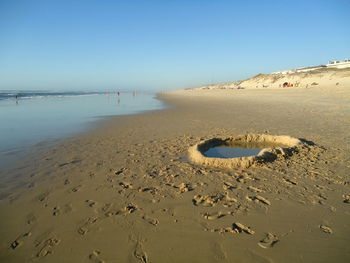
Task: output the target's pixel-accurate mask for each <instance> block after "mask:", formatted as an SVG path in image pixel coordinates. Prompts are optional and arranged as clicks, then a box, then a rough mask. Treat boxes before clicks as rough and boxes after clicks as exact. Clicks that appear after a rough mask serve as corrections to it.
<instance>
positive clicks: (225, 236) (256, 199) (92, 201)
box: [0, 87, 350, 262]
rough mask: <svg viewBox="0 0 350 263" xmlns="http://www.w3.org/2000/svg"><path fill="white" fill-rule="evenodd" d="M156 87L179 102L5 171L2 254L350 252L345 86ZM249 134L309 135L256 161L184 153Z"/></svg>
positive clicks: (323, 255)
mask: <svg viewBox="0 0 350 263" xmlns="http://www.w3.org/2000/svg"><path fill="white" fill-rule="evenodd" d="M159 96H160V98H161V99H163V100H165V101H166V102H167V103H168V104H169V105H170V106H171V108H170V109H167V110H162V111H154V112H150V113H146V114H140V115H132V116H123V117H116V118H111V119H108V120H107V121H106V122H104V124H103V125H101V127H100V128H98V129H96V130H94V131H91V132H88V133H85V134H82V135H80V136H77V137H74V138H71V139H68V140H65V141H64V142H63V143H60V144H57V145H55V146H53V147H49V148H47V149H45V150H40V151H39V152H38V153H36V154H35V155H33V156H28V157H27V158H25V159H22V160H20V162H19V163H17V164H16V166H15V167H14V168H8V169H2V170H1V174H0V176H1V177H2V178H4V180H2V183H1V201H0V211H1V215H2V216H1V224H0V236H1V240H0V242H1V243H0V261H1V262H37V261H38V262H349V261H350V250H349V248H348V244H349V241H350V220H349V218H350V177H349V168H350V155H349V143H350V128H349V127H350V103H349V101H350V99H349V98H350V92H349V89H348V88H344V87H328V88H320V87H315V88H312V89H296V88H295V89H265V90H255V89H251V90H208V91H205V90H186V91H177V92H172V93H167V94H160V95H159ZM247 133H254V134H262V133H267V134H271V135H289V136H292V137H295V138H301V139H304V141H306V142H307V144H305V145H304V146H303V147H300V148H299V149H298V152H296V153H293V155H291V156H286V157H285V158H278V159H277V160H275V161H274V162H269V163H264V164H259V165H255V166H253V167H249V168H237V169H230V170H225V169H218V168H209V167H201V166H197V165H194V164H191V163H189V162H188V161H187V160H188V159H187V158H186V155H187V151H188V148H189V147H190V146H193V145H195V144H196V143H198V142H199V141H201V140H203V139H210V138H213V137H229V136H238V135H241V134H247ZM9 177H11V178H15V180H13V179H11V180H10V179H8V178H9Z"/></svg>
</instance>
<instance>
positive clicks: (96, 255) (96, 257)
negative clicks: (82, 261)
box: [89, 250, 105, 263]
mask: <svg viewBox="0 0 350 263" xmlns="http://www.w3.org/2000/svg"><path fill="white" fill-rule="evenodd" d="M100 255H101V251H98V250H94V251H92V253H91V254H90V255H89V259H90V260H91V261H92V262H94V263H105V261H104V260H103V259H101V258H100Z"/></svg>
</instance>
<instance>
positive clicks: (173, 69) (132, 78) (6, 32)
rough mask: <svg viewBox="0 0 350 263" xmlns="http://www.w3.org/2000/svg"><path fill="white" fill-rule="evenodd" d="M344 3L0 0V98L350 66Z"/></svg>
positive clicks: (349, 5) (166, 86)
mask: <svg viewBox="0 0 350 263" xmlns="http://www.w3.org/2000/svg"><path fill="white" fill-rule="evenodd" d="M349 12H350V1H349V0H327V1H326V0H293V1H290V0H280V1H272V0H270V1H269V0H242V1H240V0H238V1H234V0H231V1H228V0H172V1H166V0H148V1H133V0H129V1H109V0H104V1H101V0H95V1H93V0H69V1H68V0H58V1H55V0H22V1H19V0H0V90H14V89H22V90H26V89H41V90H43V89H44V90H57V89H62V90H82V89H86V90H91V89H94V90H110V89H121V90H123V89H124V90H157V91H159V90H171V89H180V88H189V87H195V86H199V85H203V84H209V83H218V82H226V81H235V80H242V79H246V78H248V77H251V76H253V75H256V74H259V73H270V72H273V71H279V70H284V69H293V68H298V67H303V66H313V65H320V64H326V63H327V62H328V60H342V59H350V16H349Z"/></svg>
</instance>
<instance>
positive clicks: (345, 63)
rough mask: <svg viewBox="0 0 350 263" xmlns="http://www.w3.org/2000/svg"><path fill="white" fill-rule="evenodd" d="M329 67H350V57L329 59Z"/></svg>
mask: <svg viewBox="0 0 350 263" xmlns="http://www.w3.org/2000/svg"><path fill="white" fill-rule="evenodd" d="M327 67H332V68H349V67H350V59H345V60H334V61H329V62H328V64H327Z"/></svg>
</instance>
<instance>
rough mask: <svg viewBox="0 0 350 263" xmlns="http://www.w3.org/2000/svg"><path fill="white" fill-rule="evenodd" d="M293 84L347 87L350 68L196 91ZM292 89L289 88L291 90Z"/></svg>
mask: <svg viewBox="0 0 350 263" xmlns="http://www.w3.org/2000/svg"><path fill="white" fill-rule="evenodd" d="M285 82H288V83H291V84H293V87H294V88H311V87H318V86H320V87H325V86H327V87H329V86H340V87H345V86H349V84H350V68H345V69H337V68H323V69H318V70H313V71H309V72H295V73H291V74H282V73H279V74H258V75H256V76H254V77H252V78H249V79H246V80H243V81H234V82H225V83H219V84H213V85H206V86H202V87H198V88H196V89H201V90H202V89H210V90H211V89H254V88H283V83H285ZM290 88H291V87H289V89H290Z"/></svg>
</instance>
